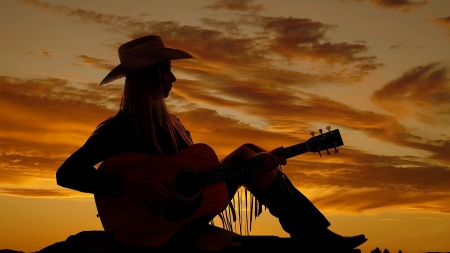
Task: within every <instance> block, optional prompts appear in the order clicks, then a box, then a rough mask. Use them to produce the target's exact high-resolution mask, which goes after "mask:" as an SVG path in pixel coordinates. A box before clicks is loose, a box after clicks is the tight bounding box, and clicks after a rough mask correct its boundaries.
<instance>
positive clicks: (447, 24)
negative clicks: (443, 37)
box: [430, 16, 450, 35]
mask: <svg viewBox="0 0 450 253" xmlns="http://www.w3.org/2000/svg"><path fill="white" fill-rule="evenodd" d="M430 22H432V23H434V24H437V25H439V26H442V27H444V28H446V29H447V30H448V31H449V35H450V16H448V17H445V18H436V19H431V20H430Z"/></svg>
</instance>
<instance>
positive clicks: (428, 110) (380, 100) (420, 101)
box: [372, 63, 450, 124]
mask: <svg viewBox="0 0 450 253" xmlns="http://www.w3.org/2000/svg"><path fill="white" fill-rule="evenodd" d="M448 73H449V69H448V67H447V66H446V65H444V64H440V63H430V64H427V65H423V66H419V67H416V68H413V69H411V70H409V71H407V72H405V73H404V74H403V75H402V76H401V77H399V78H397V79H395V80H393V81H391V82H389V83H387V84H385V85H384V86H383V87H382V88H381V89H379V90H377V91H376V92H375V93H374V94H373V96H372V100H373V101H374V102H375V103H377V104H378V105H380V106H381V107H383V108H384V109H386V110H388V111H390V112H392V113H394V114H396V115H397V116H398V117H407V116H408V115H415V116H417V117H418V118H419V119H421V120H422V121H423V122H427V123H432V124H434V123H435V122H436V121H435V119H436V118H437V117H439V115H446V116H448V115H450V100H449V97H450V79H449V78H448Z"/></svg>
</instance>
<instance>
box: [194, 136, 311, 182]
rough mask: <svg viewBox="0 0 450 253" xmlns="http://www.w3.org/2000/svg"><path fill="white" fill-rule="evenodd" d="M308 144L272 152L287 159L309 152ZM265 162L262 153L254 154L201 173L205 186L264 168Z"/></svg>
mask: <svg viewBox="0 0 450 253" xmlns="http://www.w3.org/2000/svg"><path fill="white" fill-rule="evenodd" d="M308 151H309V149H308V145H307V144H306V142H303V143H299V144H296V145H292V146H289V147H286V148H281V149H277V150H275V151H272V152H271V153H272V154H273V155H275V156H281V157H284V158H285V159H288V158H291V157H294V156H298V155H300V154H303V153H306V152H308ZM263 167H264V162H263V161H262V157H261V155H256V156H252V157H250V158H247V159H245V160H243V161H240V162H237V163H233V164H228V165H223V166H219V167H217V168H214V169H211V170H208V171H204V172H201V173H200V174H199V177H200V180H201V183H202V185H203V186H208V185H213V184H216V183H219V182H222V181H225V180H228V179H231V178H235V177H238V176H242V175H245V174H247V173H250V172H251V171H254V170H257V169H262V168H263Z"/></svg>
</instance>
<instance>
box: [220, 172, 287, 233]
mask: <svg viewBox="0 0 450 253" xmlns="http://www.w3.org/2000/svg"><path fill="white" fill-rule="evenodd" d="M277 170H278V171H280V172H282V171H281V166H278V168H277ZM280 174H281V175H283V173H280ZM274 180H279V178H275V179H274ZM286 188H287V191H289V192H290V190H289V188H288V187H286ZM242 194H244V195H245V196H242ZM291 194H292V193H291ZM236 197H237V209H238V215H237V216H236V208H235V206H236ZM243 200H244V203H242V202H243ZM244 206H245V208H244ZM242 212H245V219H243V218H244V215H243V213H242ZM262 212H263V205H262V203H261V202H260V201H259V200H258V199H257V198H256V197H255V196H254V195H253V194H252V193H251V192H250V191H248V190H247V189H246V188H244V190H243V191H242V188H240V189H239V190H238V191H237V192H236V194H235V195H234V196H233V198H232V199H231V201H230V202H229V203H228V206H227V208H225V210H223V211H222V212H221V213H219V214H218V216H219V218H220V220H221V221H222V227H223V228H224V229H226V230H228V231H231V232H235V233H239V234H240V235H250V231H251V230H252V223H253V221H255V220H256V218H257V217H259V216H260V215H261V213H262ZM243 221H245V224H243ZM211 224H212V225H214V223H213V221H211ZM233 225H234V226H233ZM243 225H244V230H243V229H242V227H243ZM238 228H239V230H238Z"/></svg>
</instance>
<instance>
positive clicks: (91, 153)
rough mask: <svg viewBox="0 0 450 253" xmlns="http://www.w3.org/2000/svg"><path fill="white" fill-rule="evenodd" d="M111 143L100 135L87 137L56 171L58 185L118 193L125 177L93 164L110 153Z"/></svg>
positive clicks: (89, 190)
mask: <svg viewBox="0 0 450 253" xmlns="http://www.w3.org/2000/svg"><path fill="white" fill-rule="evenodd" d="M111 147H113V146H111V143H110V141H109V140H108V139H106V138H103V136H102V135H95V136H91V137H89V139H88V140H87V141H86V143H85V144H84V145H83V146H82V147H81V148H80V149H78V150H77V151H76V152H75V153H73V154H72V155H71V156H70V157H69V158H67V160H66V161H65V162H64V163H63V164H62V165H61V166H60V167H59V169H58V170H57V172H56V182H57V184H58V185H60V186H62V187H65V188H69V189H73V190H77V191H81V192H86V193H100V194H108V195H120V194H121V193H122V189H123V185H124V180H125V178H124V177H123V176H121V175H115V174H111V173H105V172H102V171H98V170H97V169H95V167H94V166H95V165H96V164H97V163H99V162H101V161H103V160H104V159H106V158H108V157H109V156H111V155H112V153H113V152H114V150H111Z"/></svg>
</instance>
